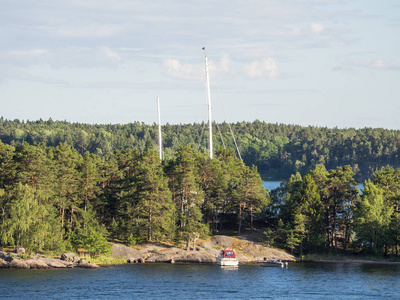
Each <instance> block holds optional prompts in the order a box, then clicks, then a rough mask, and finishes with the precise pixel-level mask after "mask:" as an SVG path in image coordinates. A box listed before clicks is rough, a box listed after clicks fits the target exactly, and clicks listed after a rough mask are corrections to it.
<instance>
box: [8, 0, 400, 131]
mask: <svg viewBox="0 0 400 300" xmlns="http://www.w3.org/2000/svg"><path fill="white" fill-rule="evenodd" d="M1 7H2V9H1V11H0V116H2V117H4V118H5V119H9V120H14V119H19V120H21V121H22V120H25V121H27V120H30V121H35V120H39V119H43V120H48V119H50V118H51V119H53V120H66V121H68V122H79V123H90V124H127V123H131V122H136V121H139V122H144V123H146V124H153V123H156V122H157V105H156V98H157V97H159V99H160V107H161V123H162V124H166V123H169V124H187V123H194V122H196V123H201V122H203V121H207V118H208V116H207V103H206V84H205V67H204V56H205V55H207V57H208V61H209V69H210V78H211V81H210V85H211V102H212V107H213V120H214V121H216V122H218V123H221V122H224V121H225V122H230V123H232V122H234V123H236V122H242V121H246V122H253V121H255V120H260V121H264V122H267V123H283V124H296V125H302V126H309V125H311V126H319V127H325V126H326V127H330V128H332V127H338V128H349V127H353V128H364V127H373V128H378V127H383V128H388V129H400V117H399V113H400V51H399V49H400V1H398V0H379V1H377V0H201V1H199V0H190V1H188V0H151V1H142V0H113V1H108V0H85V1H82V0H68V1H65V0H63V1H60V0H1ZM203 47H205V48H206V53H205V52H204V51H203V50H202V48H203Z"/></svg>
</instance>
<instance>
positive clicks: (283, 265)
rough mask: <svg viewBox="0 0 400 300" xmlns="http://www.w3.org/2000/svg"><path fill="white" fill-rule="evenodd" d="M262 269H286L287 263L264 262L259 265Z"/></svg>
mask: <svg viewBox="0 0 400 300" xmlns="http://www.w3.org/2000/svg"><path fill="white" fill-rule="evenodd" d="M261 265H262V266H264V267H273V268H287V267H288V263H287V262H272V261H264V262H262V263H261Z"/></svg>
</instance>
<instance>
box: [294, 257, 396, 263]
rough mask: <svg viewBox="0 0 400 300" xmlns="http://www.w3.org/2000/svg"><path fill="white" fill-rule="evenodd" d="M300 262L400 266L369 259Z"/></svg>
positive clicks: (385, 261)
mask: <svg viewBox="0 0 400 300" xmlns="http://www.w3.org/2000/svg"><path fill="white" fill-rule="evenodd" d="M299 262H317V263H349V264H351V263H357V264H381V265H400V261H387V260H369V259H351V258H345V259H337V260H335V259H311V260H304V261H299Z"/></svg>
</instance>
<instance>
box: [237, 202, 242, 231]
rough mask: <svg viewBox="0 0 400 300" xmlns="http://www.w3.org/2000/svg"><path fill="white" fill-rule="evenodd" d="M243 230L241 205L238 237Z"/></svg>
mask: <svg viewBox="0 0 400 300" xmlns="http://www.w3.org/2000/svg"><path fill="white" fill-rule="evenodd" d="M241 229H242V206H241V205H239V229H238V235H239V234H240V230H241Z"/></svg>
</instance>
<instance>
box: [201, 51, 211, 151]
mask: <svg viewBox="0 0 400 300" xmlns="http://www.w3.org/2000/svg"><path fill="white" fill-rule="evenodd" d="M203 50H204V62H205V66H206V88H207V103H208V128H209V134H210V136H209V143H208V147H209V152H210V158H213V140H212V120H211V97H210V78H209V76H208V59H207V54H206V48H205V47H203Z"/></svg>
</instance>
